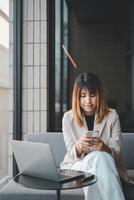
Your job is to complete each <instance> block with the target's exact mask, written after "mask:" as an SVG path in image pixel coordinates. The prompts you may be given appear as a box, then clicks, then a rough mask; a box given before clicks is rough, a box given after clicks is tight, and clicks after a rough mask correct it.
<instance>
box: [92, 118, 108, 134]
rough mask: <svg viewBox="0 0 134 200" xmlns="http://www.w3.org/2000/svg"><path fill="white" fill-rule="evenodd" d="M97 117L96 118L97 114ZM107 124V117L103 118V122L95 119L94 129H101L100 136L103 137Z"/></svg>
mask: <svg viewBox="0 0 134 200" xmlns="http://www.w3.org/2000/svg"><path fill="white" fill-rule="evenodd" d="M95 119H96V115H95ZM105 124H106V117H104V118H103V120H102V122H101V123H96V120H94V130H98V131H99V137H101V135H102V132H103V129H104V127H105Z"/></svg>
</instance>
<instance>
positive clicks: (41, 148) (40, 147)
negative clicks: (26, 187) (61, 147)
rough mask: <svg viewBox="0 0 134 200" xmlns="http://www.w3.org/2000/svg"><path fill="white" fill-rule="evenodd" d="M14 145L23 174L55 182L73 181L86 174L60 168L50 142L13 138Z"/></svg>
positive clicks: (20, 170) (16, 157)
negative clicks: (57, 165)
mask: <svg viewBox="0 0 134 200" xmlns="http://www.w3.org/2000/svg"><path fill="white" fill-rule="evenodd" d="M12 147H13V152H14V156H15V159H16V162H17V165H18V169H19V172H20V173H21V174H24V175H28V176H33V177H37V178H43V179H47V180H50V181H55V182H67V181H72V180H74V179H77V178H83V177H84V175H85V173H84V172H81V171H75V170H64V169H63V170H62V169H61V170H58V168H57V167H56V163H55V159H54V156H53V152H52V150H51V147H50V145H49V144H46V143H35V142H27V141H19V140H13V141H12Z"/></svg>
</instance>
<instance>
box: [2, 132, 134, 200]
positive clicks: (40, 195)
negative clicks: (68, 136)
mask: <svg viewBox="0 0 134 200" xmlns="http://www.w3.org/2000/svg"><path fill="white" fill-rule="evenodd" d="M26 140H28V141H30V142H40V143H49V144H50V145H51V146H52V149H53V152H54V156H55V159H56V164H57V167H59V165H60V162H61V161H62V160H63V158H64V155H65V153H66V148H65V144H64V140H63V135H62V134H61V133H44V134H42V133H36V134H35V133H33V134H28V135H27V137H26ZM122 152H123V157H124V161H125V164H126V167H127V169H128V174H129V176H131V177H132V178H134V156H133V152H134V133H124V134H123V145H122ZM122 185H123V190H124V194H125V199H126V200H133V199H134V185H131V184H128V183H126V182H124V181H123V183H122ZM61 194H62V198H61V199H64V200H70V199H71V200H84V194H83V190H82V189H75V191H74V190H67V191H62V192H61ZM30 198H32V200H34V199H35V200H45V199H46V200H53V199H55V198H56V193H55V192H54V191H47V190H46V191H40V190H34V189H28V188H24V187H23V186H21V185H19V184H17V183H15V182H14V181H10V182H9V183H8V184H7V185H6V186H4V187H3V188H2V189H1V190H0V200H20V199H21V200H29V199H30Z"/></svg>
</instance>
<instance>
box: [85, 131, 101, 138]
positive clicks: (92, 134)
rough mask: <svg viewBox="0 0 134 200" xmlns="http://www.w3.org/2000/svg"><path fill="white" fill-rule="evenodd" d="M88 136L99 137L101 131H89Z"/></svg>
mask: <svg viewBox="0 0 134 200" xmlns="http://www.w3.org/2000/svg"><path fill="white" fill-rule="evenodd" d="M86 136H87V137H99V131H88V132H87V133H86Z"/></svg>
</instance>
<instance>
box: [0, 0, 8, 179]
mask: <svg viewBox="0 0 134 200" xmlns="http://www.w3.org/2000/svg"><path fill="white" fill-rule="evenodd" d="M9 21H10V19H9V0H5V1H2V0H0V181H1V180H2V179H3V178H4V177H6V176H7V174H8V137H9V88H10V82H9Z"/></svg>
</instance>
